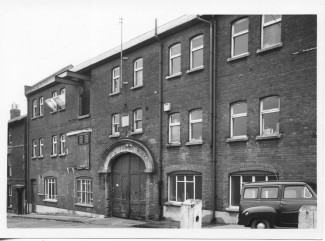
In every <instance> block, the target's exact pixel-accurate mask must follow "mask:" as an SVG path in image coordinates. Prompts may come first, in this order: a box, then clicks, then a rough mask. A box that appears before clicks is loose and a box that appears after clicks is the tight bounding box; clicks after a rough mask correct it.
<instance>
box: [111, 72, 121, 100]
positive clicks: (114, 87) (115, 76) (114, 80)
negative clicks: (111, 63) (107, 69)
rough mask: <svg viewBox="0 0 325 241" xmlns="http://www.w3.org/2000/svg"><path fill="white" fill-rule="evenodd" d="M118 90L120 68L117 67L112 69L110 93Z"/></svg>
mask: <svg viewBox="0 0 325 241" xmlns="http://www.w3.org/2000/svg"><path fill="white" fill-rule="evenodd" d="M119 92H120V68H119V67H117V68H115V69H113V71H112V94H114V93H119Z"/></svg>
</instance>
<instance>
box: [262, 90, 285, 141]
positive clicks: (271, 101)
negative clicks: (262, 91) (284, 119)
mask: <svg viewBox="0 0 325 241" xmlns="http://www.w3.org/2000/svg"><path fill="white" fill-rule="evenodd" d="M279 117H280V98H279V97H277V96H273V97H267V98H265V99H263V100H262V101H261V115H260V119H261V135H272V134H279V125H280V124H279Z"/></svg>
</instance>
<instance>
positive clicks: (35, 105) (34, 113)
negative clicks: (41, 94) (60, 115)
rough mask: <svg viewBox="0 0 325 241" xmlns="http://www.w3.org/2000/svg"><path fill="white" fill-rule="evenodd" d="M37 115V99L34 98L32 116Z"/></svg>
mask: <svg viewBox="0 0 325 241" xmlns="http://www.w3.org/2000/svg"><path fill="white" fill-rule="evenodd" d="M36 117H37V100H33V115H32V118H36Z"/></svg>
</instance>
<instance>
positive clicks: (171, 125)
mask: <svg viewBox="0 0 325 241" xmlns="http://www.w3.org/2000/svg"><path fill="white" fill-rule="evenodd" d="M176 114H179V116H181V114H180V113H179V112H177V113H173V114H171V115H169V128H168V129H169V135H168V143H176V144H179V143H180V136H179V141H174V142H173V141H171V138H172V131H171V130H172V127H174V126H179V127H180V126H181V122H180V121H179V122H176V123H172V122H171V120H172V116H173V115H176Z"/></svg>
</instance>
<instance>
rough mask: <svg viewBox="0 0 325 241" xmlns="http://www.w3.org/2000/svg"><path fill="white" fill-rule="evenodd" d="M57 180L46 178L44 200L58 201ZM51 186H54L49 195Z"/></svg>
mask: <svg viewBox="0 0 325 241" xmlns="http://www.w3.org/2000/svg"><path fill="white" fill-rule="evenodd" d="M56 185H57V184H56V178H54V177H45V178H44V199H45V200H55V201H56V200H57V186H56ZM50 186H52V188H51V190H52V192H51V193H49V190H50V188H49V187H50Z"/></svg>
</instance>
